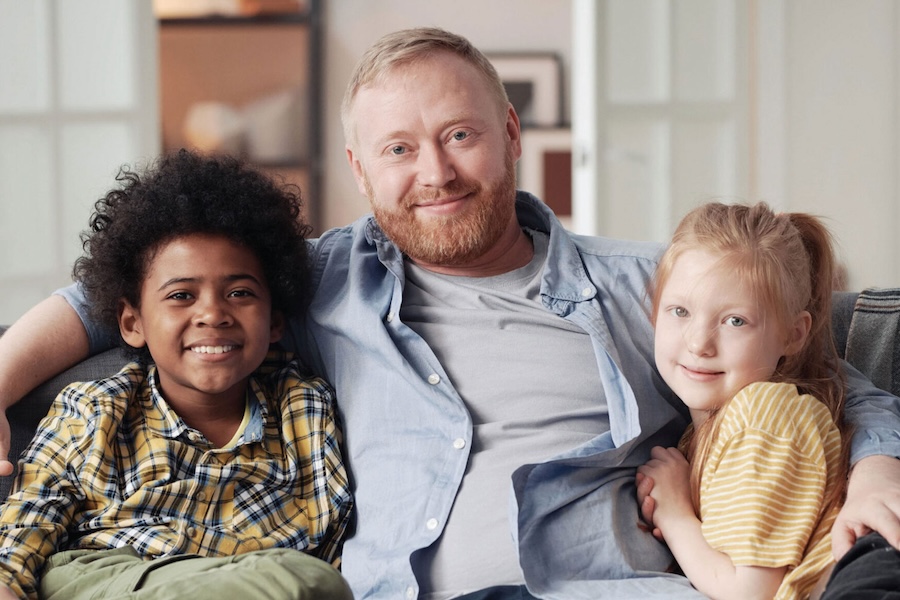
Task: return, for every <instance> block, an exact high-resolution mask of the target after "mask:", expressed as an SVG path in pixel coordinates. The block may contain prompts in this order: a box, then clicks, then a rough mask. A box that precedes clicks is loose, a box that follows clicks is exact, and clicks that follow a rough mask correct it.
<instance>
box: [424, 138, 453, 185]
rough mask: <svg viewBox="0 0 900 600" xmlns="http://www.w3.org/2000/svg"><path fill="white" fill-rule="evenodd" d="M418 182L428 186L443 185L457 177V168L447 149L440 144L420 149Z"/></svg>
mask: <svg viewBox="0 0 900 600" xmlns="http://www.w3.org/2000/svg"><path fill="white" fill-rule="evenodd" d="M417 166H418V169H419V171H418V176H417V180H418V183H419V184H420V185H422V186H426V187H435V188H439V187H443V186H444V185H446V184H447V183H448V182H450V181H452V180H453V179H455V178H456V170H455V169H454V168H453V164H452V161H451V160H450V157H449V156H448V155H447V152H446V150H444V148H443V147H442V146H440V145H434V146H428V145H425V146H423V147H421V148H420V149H419V160H418V164H417Z"/></svg>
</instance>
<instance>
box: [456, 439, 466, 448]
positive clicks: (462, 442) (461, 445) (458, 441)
mask: <svg viewBox="0 0 900 600" xmlns="http://www.w3.org/2000/svg"><path fill="white" fill-rule="evenodd" d="M453 447H454V448H456V449H457V450H462V449H463V448H465V447H466V440H464V439H462V438H456V439H455V440H453Z"/></svg>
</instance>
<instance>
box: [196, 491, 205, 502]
mask: <svg viewBox="0 0 900 600" xmlns="http://www.w3.org/2000/svg"><path fill="white" fill-rule="evenodd" d="M204 500H206V494H204V493H203V492H197V501H198V502H203V501H204Z"/></svg>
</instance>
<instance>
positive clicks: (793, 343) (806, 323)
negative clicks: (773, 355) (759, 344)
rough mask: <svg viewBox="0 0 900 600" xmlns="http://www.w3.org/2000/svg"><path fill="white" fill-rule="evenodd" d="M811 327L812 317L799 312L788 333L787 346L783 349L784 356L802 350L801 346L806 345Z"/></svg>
mask: <svg viewBox="0 0 900 600" xmlns="http://www.w3.org/2000/svg"><path fill="white" fill-rule="evenodd" d="M811 327H812V316H811V315H810V314H809V312H808V311H805V310H803V311H800V313H799V314H798V315H797V317H796V318H795V319H794V324H793V325H792V326H791V329H790V331H789V332H788V340H787V345H786V346H785V349H784V354H785V356H790V355H792V354H797V353H798V352H800V351H801V350H802V349H803V345H804V344H806V337H807V336H808V335H809V330H810V328H811Z"/></svg>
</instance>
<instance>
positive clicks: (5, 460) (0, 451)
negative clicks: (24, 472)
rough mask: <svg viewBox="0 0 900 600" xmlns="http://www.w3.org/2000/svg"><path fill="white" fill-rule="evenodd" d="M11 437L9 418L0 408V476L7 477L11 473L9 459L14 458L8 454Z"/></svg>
mask: <svg viewBox="0 0 900 600" xmlns="http://www.w3.org/2000/svg"><path fill="white" fill-rule="evenodd" d="M11 439H12V436H11V434H10V431H9V419H7V418H6V411H5V410H0V477H7V476H9V475H12V474H13V464H12V463H11V462H10V461H9V459H14V458H15V457H11V456H9V443H10V440H11Z"/></svg>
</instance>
